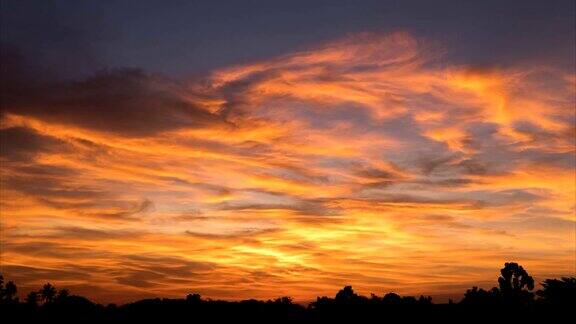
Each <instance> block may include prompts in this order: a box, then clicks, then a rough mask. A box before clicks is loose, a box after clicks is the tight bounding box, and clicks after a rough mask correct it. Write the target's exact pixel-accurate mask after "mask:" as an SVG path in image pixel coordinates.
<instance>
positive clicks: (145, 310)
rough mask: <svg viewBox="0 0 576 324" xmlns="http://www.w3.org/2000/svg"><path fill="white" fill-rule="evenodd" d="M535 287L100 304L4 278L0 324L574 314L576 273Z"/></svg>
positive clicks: (512, 268) (514, 279) (525, 283)
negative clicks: (445, 299)
mask: <svg viewBox="0 0 576 324" xmlns="http://www.w3.org/2000/svg"><path fill="white" fill-rule="evenodd" d="M533 289H534V280H533V278H532V277H531V276H529V275H528V273H527V272H526V271H525V270H524V269H523V268H522V267H521V266H519V265H518V264H516V263H506V265H505V266H504V268H502V269H501V276H500V278H498V287H494V288H492V289H491V290H484V289H478V288H476V287H473V288H472V289H469V290H467V291H466V293H465V294H464V298H463V299H462V300H461V301H459V302H458V303H453V302H450V303H448V304H434V303H433V302H432V299H431V298H430V297H424V296H420V297H419V298H416V297H411V296H407V297H401V296H399V295H397V294H394V293H389V294H386V295H384V296H376V295H371V296H370V297H365V296H360V295H358V294H356V293H355V292H354V291H353V290H352V287H350V286H346V287H344V288H343V289H342V290H340V291H339V292H338V293H337V294H336V296H335V297H334V298H331V297H318V298H317V300H316V301H315V302H313V303H310V305H308V306H302V305H299V304H295V303H293V302H292V300H291V298H289V297H282V298H278V299H275V300H268V301H259V300H245V301H239V302H231V301H220V300H210V299H203V298H201V296H200V295H197V294H190V295H188V296H186V298H185V299H166V298H164V299H160V298H156V299H145V300H140V301H137V302H133V303H129V304H125V305H121V306H117V305H114V304H109V305H107V306H103V305H100V304H95V303H93V302H91V301H90V300H88V299H87V298H84V297H81V296H75V295H70V294H69V293H68V291H67V290H60V291H57V290H56V288H55V287H54V286H52V285H50V284H46V285H44V286H43V287H42V288H41V289H40V290H38V291H32V292H30V293H29V294H28V295H27V296H26V298H25V299H24V300H22V301H21V300H20V299H19V298H18V297H16V296H17V288H16V285H15V284H14V283H13V282H8V283H6V284H4V282H3V280H2V283H1V290H0V301H1V303H0V318H1V319H2V320H3V323H138V322H147V323H148V322H153V323H344V322H346V323H415V322H419V323H431V322H449V323H456V322H458V323H469V322H485V323H504V322H508V323H512V322H514V323H564V322H570V321H571V320H570V319H574V318H575V310H576V278H562V279H546V280H544V281H543V282H542V289H540V290H538V291H536V292H535V293H534V292H532V290H533ZM5 320H8V321H5Z"/></svg>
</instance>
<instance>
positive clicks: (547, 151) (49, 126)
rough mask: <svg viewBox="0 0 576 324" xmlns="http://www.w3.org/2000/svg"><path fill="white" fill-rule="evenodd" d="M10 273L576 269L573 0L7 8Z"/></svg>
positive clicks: (286, 282)
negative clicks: (507, 266) (506, 266)
mask: <svg viewBox="0 0 576 324" xmlns="http://www.w3.org/2000/svg"><path fill="white" fill-rule="evenodd" d="M0 13H1V16H0V18H1V24H2V28H1V41H2V43H1V44H2V45H1V49H2V52H1V59H2V60H1V65H2V70H1V79H2V80H1V81H2V83H1V107H2V112H1V114H0V118H1V127H0V140H1V150H0V152H1V156H0V161H1V173H0V174H1V188H0V195H1V196H0V198H1V199H0V216H1V217H0V220H1V225H0V226H1V227H0V234H1V235H0V238H1V259H0V272H1V273H2V274H3V275H4V277H5V278H6V279H8V280H14V281H16V283H17V284H18V287H19V289H20V293H21V294H24V293H26V292H28V291H30V290H31V289H37V288H38V287H39V285H40V284H42V283H45V282H47V281H49V282H51V283H53V284H55V285H56V286H57V287H58V288H68V289H70V290H71V291H72V292H73V293H76V294H81V295H85V296H87V297H90V298H92V299H94V300H96V301H98V302H103V303H107V302H127V301H131V300H135V299H137V298H144V297H153V296H154V297H155V296H160V297H183V296H185V295H186V294H187V293H191V292H196V293H200V294H201V295H202V296H204V297H209V298H221V299H230V300H237V299H243V298H258V299H267V298H275V297H279V296H285V295H289V296H292V297H294V299H295V300H296V301H300V302H305V301H310V300H313V299H315V297H316V296H321V295H330V296H332V295H334V293H335V292H336V291H337V290H338V289H339V288H341V287H342V286H344V285H352V286H353V287H354V289H355V290H357V291H358V292H359V293H361V294H366V295H367V294H369V293H371V292H373V293H376V294H379V295H381V294H384V293H387V292H391V291H394V292H397V293H400V294H418V295H419V294H427V295H432V296H434V298H435V300H437V301H443V300H446V299H447V298H448V297H452V298H455V299H459V298H460V296H461V294H462V293H463V292H464V291H465V290H466V288H470V287H471V286H472V285H480V286H481V287H484V288H490V287H492V286H493V285H495V284H496V278H497V277H498V273H499V269H500V268H501V266H502V265H503V264H504V262H506V261H515V262H519V263H520V264H522V265H523V266H524V267H525V268H526V269H527V270H528V271H529V272H530V274H532V275H533V276H534V277H535V279H536V280H537V281H541V280H542V279H544V278H551V277H559V276H562V275H571V276H574V275H575V274H576V217H575V208H576V207H575V205H576V174H575V167H576V165H575V163H576V162H575V160H576V159H575V154H576V153H575V152H576V151H575V147H576V143H575V141H576V131H575V129H576V128H575V125H576V112H575V109H576V108H575V105H576V90H575V89H576V77H575V68H576V62H575V45H574V39H575V36H576V35H575V31H574V30H575V29H574V27H575V26H574V19H575V6H574V1H505V2H503V1H478V2H475V3H474V4H471V3H468V2H467V1H424V0H422V1H200V2H199V1H173V2H172V1H171V2H169V3H168V4H167V3H165V2H163V1H102V2H100V1H2V8H1V11H0Z"/></svg>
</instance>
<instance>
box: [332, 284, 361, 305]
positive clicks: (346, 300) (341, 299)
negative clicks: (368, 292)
mask: <svg viewBox="0 0 576 324" xmlns="http://www.w3.org/2000/svg"><path fill="white" fill-rule="evenodd" d="M361 299H362V298H361V297H360V296H359V295H358V294H356V293H355V292H354V290H353V289H352V286H345V287H344V288H342V289H341V290H340V291H338V293H336V297H335V298H334V300H335V301H336V303H338V304H355V303H358V302H360V301H361Z"/></svg>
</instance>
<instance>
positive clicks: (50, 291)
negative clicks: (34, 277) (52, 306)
mask: <svg viewBox="0 0 576 324" xmlns="http://www.w3.org/2000/svg"><path fill="white" fill-rule="evenodd" d="M40 296H41V297H42V301H43V302H44V303H51V302H52V301H54V297H55V296H56V288H55V287H54V286H52V284H50V283H47V284H45V285H44V286H42V289H40Z"/></svg>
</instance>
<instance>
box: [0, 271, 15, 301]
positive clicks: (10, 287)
mask: <svg viewBox="0 0 576 324" xmlns="http://www.w3.org/2000/svg"><path fill="white" fill-rule="evenodd" d="M17 292H18V288H17V287H16V284H14V282H12V281H8V282H7V283H6V285H4V277H2V276H1V275H0V302H1V303H13V302H18V298H17V297H16V293H17Z"/></svg>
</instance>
